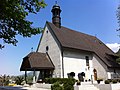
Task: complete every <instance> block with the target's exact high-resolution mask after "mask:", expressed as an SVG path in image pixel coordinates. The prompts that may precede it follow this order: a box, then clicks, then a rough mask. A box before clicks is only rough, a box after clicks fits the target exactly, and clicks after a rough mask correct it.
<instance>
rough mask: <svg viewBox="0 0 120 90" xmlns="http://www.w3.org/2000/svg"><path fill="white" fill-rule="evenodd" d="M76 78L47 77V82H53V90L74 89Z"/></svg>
mask: <svg viewBox="0 0 120 90" xmlns="http://www.w3.org/2000/svg"><path fill="white" fill-rule="evenodd" d="M75 82H76V80H75V79H74V78H46V79H45V83H49V84H53V85H52V86H51V90H74V87H73V85H74V84H75Z"/></svg>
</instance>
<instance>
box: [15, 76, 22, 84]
mask: <svg viewBox="0 0 120 90" xmlns="http://www.w3.org/2000/svg"><path fill="white" fill-rule="evenodd" d="M23 81H24V78H23V76H17V77H16V78H15V83H16V84H17V85H21V84H22V82H23Z"/></svg>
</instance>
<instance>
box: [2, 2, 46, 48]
mask: <svg viewBox="0 0 120 90" xmlns="http://www.w3.org/2000/svg"><path fill="white" fill-rule="evenodd" d="M45 6H46V4H45V1H44V0H0V48H3V47H4V45H3V43H8V44H13V45H16V43H17V42H18V40H17V39H16V35H21V36H23V37H31V36H32V35H36V34H39V33H40V32H41V29H40V28H34V27H32V26H31V25H32V23H33V22H31V21H29V20H26V16H28V15H29V13H33V14H37V12H39V10H40V9H41V8H45Z"/></svg>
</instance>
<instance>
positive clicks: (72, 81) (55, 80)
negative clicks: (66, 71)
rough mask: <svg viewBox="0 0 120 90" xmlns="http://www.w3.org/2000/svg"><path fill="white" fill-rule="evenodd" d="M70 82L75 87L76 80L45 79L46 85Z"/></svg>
mask: <svg viewBox="0 0 120 90" xmlns="http://www.w3.org/2000/svg"><path fill="white" fill-rule="evenodd" d="M69 81H71V83H72V84H73V85H74V84H75V81H76V80H75V79H74V78H45V83H49V84H53V83H55V82H59V83H60V84H64V83H66V82H69Z"/></svg>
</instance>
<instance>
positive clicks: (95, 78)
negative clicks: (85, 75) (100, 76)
mask: <svg viewBox="0 0 120 90" xmlns="http://www.w3.org/2000/svg"><path fill="white" fill-rule="evenodd" d="M93 72H94V80H97V70H96V69H94V70H93Z"/></svg>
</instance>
